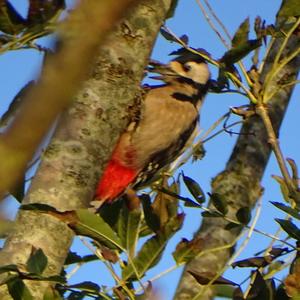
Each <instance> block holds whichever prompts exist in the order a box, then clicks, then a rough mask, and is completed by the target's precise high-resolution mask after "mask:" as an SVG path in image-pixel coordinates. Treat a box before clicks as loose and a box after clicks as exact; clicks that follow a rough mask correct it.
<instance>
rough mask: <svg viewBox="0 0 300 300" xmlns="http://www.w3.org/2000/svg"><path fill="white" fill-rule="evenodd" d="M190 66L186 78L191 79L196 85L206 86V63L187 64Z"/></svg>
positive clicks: (207, 74) (207, 78) (208, 73)
mask: <svg viewBox="0 0 300 300" xmlns="http://www.w3.org/2000/svg"><path fill="white" fill-rule="evenodd" d="M187 65H189V66H190V70H189V72H187V74H186V77H188V78H190V79H192V80H193V81H194V82H196V83H200V84H206V83H207V81H208V80H209V78H210V72H209V69H208V66H207V64H206V63H197V62H188V63H187Z"/></svg>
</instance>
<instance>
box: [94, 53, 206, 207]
mask: <svg viewBox="0 0 300 300" xmlns="http://www.w3.org/2000/svg"><path fill="white" fill-rule="evenodd" d="M173 54H175V55H177V57H176V58H175V59H173V60H171V61H170V62H169V64H167V65H165V64H162V63H159V62H152V63H151V67H150V71H151V72H154V73H158V74H159V76H156V77H152V78H154V79H158V80H161V81H163V84H161V85H156V86H152V87H150V88H148V89H147V90H146V91H145V97H144V99H143V101H142V109H141V110H140V111H139V116H138V118H137V121H136V120H135V121H134V122H131V123H130V124H129V125H128V127H127V129H126V130H125V132H124V133H123V134H122V135H121V136H120V138H119V140H118V142H117V144H116V146H115V148H114V150H113V152H112V155H111V158H110V160H109V162H108V164H107V166H106V168H105V169H104V172H103V175H102V177H101V179H100V181H99V183H98V186H97V189H96V193H95V199H94V201H93V202H92V205H93V206H94V207H96V208H99V207H100V206H101V205H102V204H103V203H104V202H108V203H109V202H112V201H114V200H116V199H117V198H118V197H120V196H121V195H122V194H123V193H124V192H125V191H126V189H127V188H128V187H133V188H136V187H138V186H140V185H142V184H143V185H144V184H145V182H147V181H149V180H150V179H151V178H152V177H153V175H154V174H155V173H157V172H158V171H159V170H160V169H161V168H163V167H164V166H166V165H168V164H170V163H171V162H172V161H173V160H175V159H176V158H177V157H178V156H179V155H180V154H182V153H183V151H184V148H185V145H186V144H188V143H189V141H190V139H191V138H193V133H194V132H195V131H196V127H197V123H198V119H199V109H200V107H201V104H202V102H203V99H204V96H205V95H206V93H207V90H208V83H209V79H210V72H209V69H208V66H207V63H206V62H205V60H204V59H203V57H202V56H200V55H198V54H194V53H192V52H190V51H188V50H186V49H180V50H178V51H176V52H173Z"/></svg>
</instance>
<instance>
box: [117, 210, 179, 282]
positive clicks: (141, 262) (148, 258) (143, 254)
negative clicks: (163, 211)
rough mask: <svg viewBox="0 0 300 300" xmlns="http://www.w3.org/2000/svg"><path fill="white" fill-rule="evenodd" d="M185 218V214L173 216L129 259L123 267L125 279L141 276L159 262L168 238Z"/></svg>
mask: <svg viewBox="0 0 300 300" xmlns="http://www.w3.org/2000/svg"><path fill="white" fill-rule="evenodd" d="M183 218H184V216H183V215H178V216H177V217H175V218H173V219H172V220H170V221H169V223H167V224H166V225H165V227H164V228H162V229H161V230H160V232H158V233H157V234H155V235H154V236H153V237H151V238H150V239H148V240H147V241H146V242H145V244H144V245H143V246H142V248H141V250H140V251H139V252H138V254H137V256H136V257H135V258H134V259H133V261H131V262H130V261H129V264H128V265H127V266H126V267H125V268H124V269H123V271H122V278H123V280H127V279H129V278H131V279H136V278H140V277H142V276H143V275H144V274H145V273H146V271H147V270H149V269H150V268H152V267H153V266H155V265H156V264H157V263H158V262H159V260H160V257H161V255H162V253H163V251H164V249H165V247H166V244H167V242H168V240H169V239H170V238H171V237H172V236H173V234H174V233H175V232H176V231H177V230H179V229H180V227H181V225H182V222H183Z"/></svg>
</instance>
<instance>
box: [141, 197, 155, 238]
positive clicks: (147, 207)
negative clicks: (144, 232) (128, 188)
mask: <svg viewBox="0 0 300 300" xmlns="http://www.w3.org/2000/svg"><path fill="white" fill-rule="evenodd" d="M140 199H141V201H142V204H143V210H144V217H145V221H146V224H147V226H148V227H149V228H150V229H151V230H152V231H153V232H157V231H158V230H159V228H160V222H159V217H158V216H157V215H156V213H155V212H154V210H153V208H152V206H151V198H150V197H149V195H146V194H143V195H141V196H140Z"/></svg>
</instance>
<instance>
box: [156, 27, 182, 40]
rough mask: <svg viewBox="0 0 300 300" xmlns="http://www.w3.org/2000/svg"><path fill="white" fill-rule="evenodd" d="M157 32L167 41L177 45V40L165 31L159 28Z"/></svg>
mask: <svg viewBox="0 0 300 300" xmlns="http://www.w3.org/2000/svg"><path fill="white" fill-rule="evenodd" d="M159 32H160V34H161V35H162V36H163V37H164V38H165V39H166V40H167V41H170V42H175V43H178V41H177V39H176V38H175V37H174V36H173V35H172V34H171V33H169V32H168V31H166V30H165V29H163V28H161V29H160V31H159Z"/></svg>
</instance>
